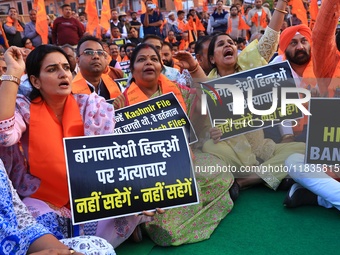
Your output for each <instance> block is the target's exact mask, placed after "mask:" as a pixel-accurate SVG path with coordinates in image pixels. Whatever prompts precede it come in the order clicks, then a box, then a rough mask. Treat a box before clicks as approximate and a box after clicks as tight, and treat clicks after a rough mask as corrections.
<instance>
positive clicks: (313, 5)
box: [309, 0, 319, 29]
mask: <svg viewBox="0 0 340 255" xmlns="http://www.w3.org/2000/svg"><path fill="white" fill-rule="evenodd" d="M318 12H319V7H318V0H311V2H310V6H309V13H310V24H309V27H310V29H312V28H313V26H314V23H315V21H316V16H317V15H318Z"/></svg>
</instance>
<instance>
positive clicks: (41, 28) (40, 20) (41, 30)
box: [34, 0, 48, 44]
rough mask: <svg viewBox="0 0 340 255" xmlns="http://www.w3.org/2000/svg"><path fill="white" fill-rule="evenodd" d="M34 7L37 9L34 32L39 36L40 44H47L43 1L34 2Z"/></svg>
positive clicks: (46, 26) (45, 15)
mask: <svg viewBox="0 0 340 255" xmlns="http://www.w3.org/2000/svg"><path fill="white" fill-rule="evenodd" d="M34 6H36V9H37V20H36V23H35V30H36V31H37V33H38V34H39V35H40V37H41V40H42V43H43V44H47V43H48V22H47V14H46V9H45V3H44V0H35V1H34Z"/></svg>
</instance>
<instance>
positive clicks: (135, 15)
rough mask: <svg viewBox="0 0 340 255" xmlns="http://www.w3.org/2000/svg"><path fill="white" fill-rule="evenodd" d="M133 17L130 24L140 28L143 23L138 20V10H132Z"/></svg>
mask: <svg viewBox="0 0 340 255" xmlns="http://www.w3.org/2000/svg"><path fill="white" fill-rule="evenodd" d="M131 19H132V20H131V21H130V25H131V26H132V27H135V28H137V29H139V28H140V26H141V25H142V24H141V23H140V22H139V21H138V20H137V12H131Z"/></svg>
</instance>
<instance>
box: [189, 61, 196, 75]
mask: <svg viewBox="0 0 340 255" xmlns="http://www.w3.org/2000/svg"><path fill="white" fill-rule="evenodd" d="M197 70H198V62H196V65H195V67H194V69H192V70H188V71H189V73H194V72H196V71H197Z"/></svg>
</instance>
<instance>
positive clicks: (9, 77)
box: [0, 74, 21, 86]
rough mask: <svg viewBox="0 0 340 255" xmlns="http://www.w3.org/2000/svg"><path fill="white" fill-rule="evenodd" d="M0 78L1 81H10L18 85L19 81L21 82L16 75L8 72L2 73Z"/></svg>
mask: <svg viewBox="0 0 340 255" xmlns="http://www.w3.org/2000/svg"><path fill="white" fill-rule="evenodd" d="M0 80H1V81H12V82H14V83H16V84H17V85H18V86H19V85H20V82H21V81H20V79H19V78H18V77H15V76H13V75H8V74H3V75H2V76H1V77H0Z"/></svg>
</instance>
